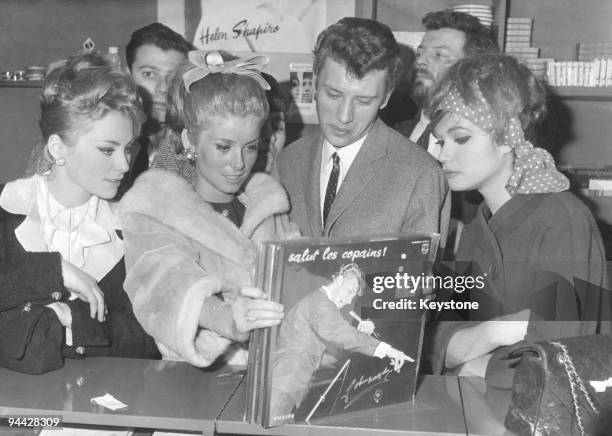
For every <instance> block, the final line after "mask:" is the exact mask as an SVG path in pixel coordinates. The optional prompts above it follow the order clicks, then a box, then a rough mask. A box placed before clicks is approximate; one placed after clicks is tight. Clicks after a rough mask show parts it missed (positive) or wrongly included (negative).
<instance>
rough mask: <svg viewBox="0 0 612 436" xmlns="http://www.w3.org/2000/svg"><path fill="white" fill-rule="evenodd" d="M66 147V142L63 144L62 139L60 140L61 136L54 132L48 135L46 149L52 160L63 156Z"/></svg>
mask: <svg viewBox="0 0 612 436" xmlns="http://www.w3.org/2000/svg"><path fill="white" fill-rule="evenodd" d="M66 147H67V146H66V144H64V141H62V138H60V137H59V135H57V134H55V133H54V134H53V135H50V136H49V139H48V140H47V149H48V150H49V154H50V155H51V157H52V158H53V159H54V160H58V159H59V158H64V157H65V155H66Z"/></svg>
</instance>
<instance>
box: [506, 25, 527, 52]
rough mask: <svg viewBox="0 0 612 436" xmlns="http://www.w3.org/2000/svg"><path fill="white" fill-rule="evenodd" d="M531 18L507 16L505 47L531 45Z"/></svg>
mask: <svg viewBox="0 0 612 436" xmlns="http://www.w3.org/2000/svg"><path fill="white" fill-rule="evenodd" d="M532 30H533V19H531V18H515V17H509V18H508V20H507V21H506V35H505V36H506V46H505V48H506V49H508V48H521V47H531V33H532Z"/></svg>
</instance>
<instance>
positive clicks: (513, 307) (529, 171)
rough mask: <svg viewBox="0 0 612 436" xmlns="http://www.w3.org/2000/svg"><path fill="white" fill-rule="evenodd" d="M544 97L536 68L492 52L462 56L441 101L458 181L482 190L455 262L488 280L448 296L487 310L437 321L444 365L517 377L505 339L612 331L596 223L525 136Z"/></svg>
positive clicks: (437, 109) (436, 360)
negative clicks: (511, 370) (457, 319)
mask: <svg viewBox="0 0 612 436" xmlns="http://www.w3.org/2000/svg"><path fill="white" fill-rule="evenodd" d="M545 96H546V94H545V89H544V87H543V86H542V85H541V84H540V83H538V81H537V80H536V79H535V77H534V76H533V74H532V73H531V72H530V70H529V69H528V68H527V67H526V66H524V65H522V64H519V62H518V61H517V60H516V59H514V58H512V57H510V56H505V55H498V54H494V55H493V54H492V55H480V56H478V57H473V58H466V59H463V60H461V61H459V62H458V63H457V64H455V65H454V66H453V67H452V68H451V69H450V70H449V71H448V73H447V76H446V77H445V78H444V80H443V81H442V82H441V83H440V85H439V87H438V89H437V91H436V92H435V95H434V98H433V99H432V108H433V109H434V111H433V113H434V115H435V116H434V123H435V124H434V125H435V127H434V130H433V134H434V135H435V137H436V138H437V139H438V143H439V145H440V146H441V151H440V154H439V156H438V160H439V161H440V163H441V164H442V167H443V169H444V172H445V174H446V177H447V180H448V184H449V186H450V188H451V189H452V190H453V191H470V190H477V191H479V192H480V194H482V197H483V198H484V202H483V203H482V204H481V205H480V207H479V209H478V211H477V214H476V217H475V218H474V220H473V221H472V222H470V223H469V224H468V225H467V226H466V227H465V229H464V231H463V234H462V235H461V239H460V242H459V248H458V252H457V257H456V260H457V263H456V265H455V272H458V273H459V274H465V275H471V276H473V277H474V278H477V277H481V278H480V279H478V280H477V281H476V284H478V283H482V284H483V286H476V287H474V288H473V289H472V290H471V291H470V292H469V295H468V294H467V293H463V294H461V296H460V297H459V296H458V294H453V295H450V296H449V298H452V299H457V298H469V299H470V300H472V301H477V302H479V309H478V310H472V311H470V313H468V314H467V315H466V316H464V317H462V319H467V321H461V322H444V321H440V322H438V323H437V324H436V332H435V336H434V338H435V340H434V350H435V351H434V356H433V365H434V370H436V371H447V372H448V371H454V372H458V373H460V374H466V375H481V376H484V375H485V373H486V374H487V378H489V377H490V376H494V377H495V376H498V375H502V374H509V373H508V372H506V371H497V370H498V369H504V368H507V367H508V365H509V364H510V361H509V360H507V359H506V360H502V359H500V357H501V356H504V355H505V354H504V353H505V352H506V351H507V349H505V348H504V347H505V346H508V345H511V344H514V343H516V342H519V341H521V340H529V341H531V340H545V339H553V338H559V337H569V336H579V335H586V334H594V333H600V332H609V331H610V323H609V322H605V321H602V320H609V319H610V311H611V307H610V298H609V292H608V291H607V290H605V288H607V287H608V286H607V278H606V271H605V256H604V248H603V243H602V239H601V236H600V234H599V231H598V229H597V226H596V223H595V220H594V218H593V216H592V215H591V213H590V212H589V210H588V209H587V208H586V207H585V205H584V204H583V203H582V202H581V201H580V200H579V199H578V198H576V197H575V196H574V195H573V194H572V193H570V192H569V191H568V188H569V181H568V180H567V178H566V177H565V176H564V175H563V174H561V173H560V172H559V171H558V170H557V169H556V167H555V163H554V161H553V159H552V156H551V155H550V154H549V153H548V152H546V151H545V150H543V149H541V148H536V147H534V146H533V145H532V144H531V143H530V142H529V141H527V140H526V139H525V131H528V130H529V129H531V128H533V125H534V123H535V122H536V121H537V120H538V119H540V118H541V117H542V115H543V114H544V112H545V109H546V106H545ZM461 265H463V266H461ZM455 291H456V292H457V289H455ZM442 298H444V296H442ZM506 354H507V353H506Z"/></svg>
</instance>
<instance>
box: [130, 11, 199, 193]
mask: <svg viewBox="0 0 612 436" xmlns="http://www.w3.org/2000/svg"><path fill="white" fill-rule="evenodd" d="M190 50H193V45H191V44H190V43H189V42H187V41H186V40H185V38H183V37H182V36H181V35H180V34H178V33H176V32H175V31H174V30H172V29H170V28H169V27H167V26H164V25H163V24H161V23H153V24H149V25H148V26H145V27H142V28H140V29H138V30H136V31H135V32H134V33H132V37H131V38H130V42H129V43H128V45H127V47H126V48H125V58H126V60H127V65H128V68H129V70H130V74H131V75H132V78H133V79H134V81H135V82H136V85H138V88H139V89H140V91H141V96H142V99H143V102H144V109H145V113H146V114H147V121H146V122H145V124H144V125H143V128H142V132H141V137H140V138H139V141H138V145H139V146H140V147H136V148H135V149H134V150H133V151H132V153H133V154H132V160H131V164H130V173H129V176H126V177H128V178H129V180H127V181H126V183H125V184H123V186H122V188H123V189H122V191H125V190H126V189H127V188H129V186H131V183H132V182H133V181H134V179H135V178H136V177H137V176H138V175H140V174H141V173H142V172H143V171H145V170H147V169H148V168H149V165H150V164H151V162H152V161H153V158H154V157H155V153H156V152H157V148H158V141H159V136H160V134H161V131H162V129H163V126H164V123H165V116H166V92H167V90H168V80H169V78H170V77H171V76H172V74H173V73H174V72H175V71H176V69H177V68H178V67H179V66H180V65H181V64H182V63H183V62H184V61H186V60H187V53H188V52H189V51H190Z"/></svg>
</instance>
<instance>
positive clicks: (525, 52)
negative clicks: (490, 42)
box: [504, 17, 546, 79]
mask: <svg viewBox="0 0 612 436" xmlns="http://www.w3.org/2000/svg"><path fill="white" fill-rule="evenodd" d="M532 33H533V19H531V18H516V17H510V18H508V20H507V22H506V43H505V47H504V49H505V50H504V51H505V52H506V53H507V54H509V55H511V56H514V57H515V58H517V59H518V60H520V61H521V62H522V63H524V64H525V65H527V66H528V67H529V69H531V71H532V72H533V74H534V75H535V76H536V77H538V78H540V79H544V78H545V76H546V60H545V59H540V58H539V56H540V49H539V48H538V47H532V46H531V37H532Z"/></svg>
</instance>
